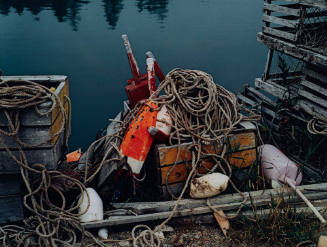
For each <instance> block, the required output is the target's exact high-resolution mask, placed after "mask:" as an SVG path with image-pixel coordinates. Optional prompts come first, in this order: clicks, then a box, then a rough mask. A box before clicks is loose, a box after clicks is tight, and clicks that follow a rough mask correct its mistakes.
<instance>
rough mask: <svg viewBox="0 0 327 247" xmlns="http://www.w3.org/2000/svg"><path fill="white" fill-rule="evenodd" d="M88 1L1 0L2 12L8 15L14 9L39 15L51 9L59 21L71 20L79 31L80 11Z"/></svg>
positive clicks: (75, 29)
mask: <svg viewBox="0 0 327 247" xmlns="http://www.w3.org/2000/svg"><path fill="white" fill-rule="evenodd" d="M88 3H89V1H88V0H28V1H26V0H1V1H0V13H1V14H3V15H8V14H9V13H10V12H11V11H12V10H14V11H15V12H16V13H18V14H19V15H21V14H22V13H23V12H24V11H25V10H27V11H30V12H31V13H32V14H33V15H35V16H37V15H38V14H39V13H40V12H41V11H42V10H44V9H51V10H53V12H54V15H55V16H56V17H57V20H58V22H65V21H69V22H70V24H71V26H72V28H73V30H74V31H77V24H78V22H79V21H80V16H79V12H80V10H81V7H82V6H83V5H85V4H88ZM35 20H39V18H35Z"/></svg>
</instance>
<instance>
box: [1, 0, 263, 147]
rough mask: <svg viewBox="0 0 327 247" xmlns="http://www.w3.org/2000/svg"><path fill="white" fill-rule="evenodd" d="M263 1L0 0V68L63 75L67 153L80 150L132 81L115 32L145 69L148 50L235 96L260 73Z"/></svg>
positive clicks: (110, 114)
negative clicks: (68, 119) (68, 118)
mask: <svg viewBox="0 0 327 247" xmlns="http://www.w3.org/2000/svg"><path fill="white" fill-rule="evenodd" d="M262 5H263V2H262V0H112V1H109V0H102V1H100V0H98V1H89V0H84V1H83V0H79V1H77V0H25V1H23V0H0V68H1V69H2V70H3V71H4V73H5V74H6V75H23V74H65V75H68V76H69V78H70V92H71V99H72V103H73V107H72V114H73V116H72V136H71V140H70V144H71V145H70V147H71V149H74V148H77V147H84V148H86V147H87V146H88V145H89V144H90V143H91V141H92V140H93V139H94V137H95V135H96V132H97V130H98V129H100V128H102V127H104V126H106V124H107V123H108V120H107V119H108V118H112V117H114V116H115V115H116V113H117V112H118V111H119V110H120V109H121V108H122V100H123V99H125V98H126V96H125V92H124V86H125V84H126V80H127V79H129V78H130V77H131V74H130V70H129V66H128V61H127V58H126V55H125V50H124V47H123V44H122V41H121V34H123V33H127V34H128V36H129V39H130V41H131V43H132V46H133V48H134V53H135V55H136V58H137V59H138V63H139V66H140V68H141V70H142V71H145V52H146V51H148V50H151V51H152V52H153V53H154V54H155V56H156V57H157V59H158V61H159V63H160V65H161V67H162V69H163V70H164V71H165V72H168V71H169V70H171V69H173V68H175V67H180V68H190V69H200V70H204V71H206V72H208V73H211V74H212V75H213V77H214V79H215V81H216V83H219V84H221V85H223V86H225V87H226V88H227V89H229V90H232V91H233V92H237V91H238V90H240V89H241V86H242V85H243V84H245V83H252V82H253V79H254V78H255V77H257V76H259V75H261V74H262V71H263V68H264V61H265V55H266V54H265V53H266V50H265V48H264V47H263V46H262V45H260V44H259V43H257V41H256V33H257V32H258V31H259V30H260V26H261V15H262V12H261V9H262Z"/></svg>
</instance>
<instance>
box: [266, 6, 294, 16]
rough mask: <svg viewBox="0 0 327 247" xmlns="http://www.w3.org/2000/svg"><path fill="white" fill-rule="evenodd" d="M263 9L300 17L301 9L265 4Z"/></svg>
mask: <svg viewBox="0 0 327 247" xmlns="http://www.w3.org/2000/svg"><path fill="white" fill-rule="evenodd" d="M263 8H264V9H267V10H270V11H275V12H280V13H283V14H286V15H294V16H300V9H295V8H289V7H288V6H287V5H277V4H269V3H264V4H263Z"/></svg>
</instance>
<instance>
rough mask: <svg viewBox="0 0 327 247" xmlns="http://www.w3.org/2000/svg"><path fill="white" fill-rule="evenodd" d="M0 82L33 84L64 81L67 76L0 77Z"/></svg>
mask: <svg viewBox="0 0 327 247" xmlns="http://www.w3.org/2000/svg"><path fill="white" fill-rule="evenodd" d="M0 79H1V80H4V81H6V80H28V81H34V82H40V81H41V82H46V81H54V82H55V81H65V80H66V79H67V76H65V75H20V76H0Z"/></svg>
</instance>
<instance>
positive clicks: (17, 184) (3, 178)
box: [0, 175, 24, 224]
mask: <svg viewBox="0 0 327 247" xmlns="http://www.w3.org/2000/svg"><path fill="white" fill-rule="evenodd" d="M0 205H1V207H0V224H4V223H8V222H15V221H19V220H23V219H24V210H23V199H22V195H21V179H20V176H19V175H0Z"/></svg>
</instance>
